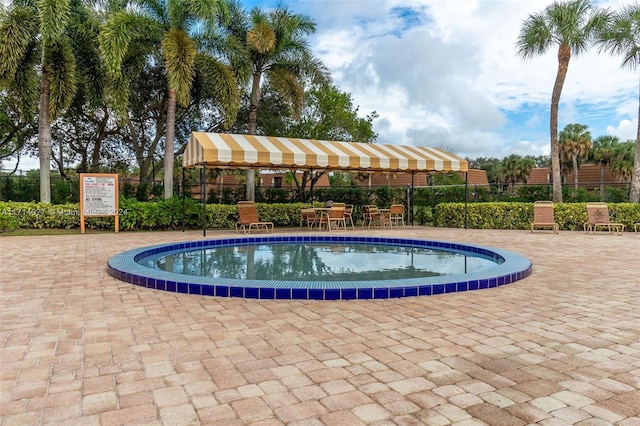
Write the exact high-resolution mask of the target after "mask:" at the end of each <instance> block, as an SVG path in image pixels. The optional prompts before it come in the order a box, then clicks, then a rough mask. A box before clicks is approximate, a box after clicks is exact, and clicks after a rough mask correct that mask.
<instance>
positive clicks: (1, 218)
mask: <svg viewBox="0 0 640 426" xmlns="http://www.w3.org/2000/svg"><path fill="white" fill-rule="evenodd" d="M321 204H322V203H316V205H321ZM304 205H308V204H303V203H290V204H267V203H257V207H258V214H259V215H260V218H261V219H262V220H263V221H269V222H273V223H274V225H275V226H277V227H286V226H298V225H299V224H300V208H301V207H302V206H304ZM119 207H120V213H121V214H120V229H121V230H122V231H141V230H170V229H181V228H182V199H181V198H178V197H176V198H171V199H168V200H164V199H160V200H157V201H149V202H140V201H136V200H135V199H121V200H120V206H119ZM464 209H465V205H464V203H441V204H438V205H437V206H435V207H434V208H433V209H430V208H427V209H418V210H417V213H418V214H416V217H415V219H416V223H420V224H424V223H432V224H433V225H434V226H439V227H451V228H463V227H464V226H465V220H464V218H465V215H464ZM468 209H469V210H468V211H469V218H468V223H467V227H468V228H477V229H529V228H530V224H531V221H532V219H533V204H532V203H521V202H494V203H470V204H469V205H468ZM206 211H207V218H206V221H207V228H209V229H233V228H234V226H235V223H236V221H237V220H238V210H237V208H236V206H235V205H227V204H209V205H207V207H206ZM358 211H359V210H358V208H356V213H355V215H354V219H355V220H358V218H359V217H360V216H359V213H358ZM609 211H610V215H611V220H612V221H615V222H620V223H623V224H625V225H626V229H627V230H633V224H634V223H637V222H640V204H632V203H618V204H613V203H610V204H609ZM555 218H556V222H557V223H558V225H560V229H564V230H582V225H583V223H584V222H585V221H586V219H587V209H586V204H585V203H565V204H556V205H555ZM86 226H87V228H89V229H113V217H89V218H87V219H86ZM184 226H185V228H186V229H198V228H201V227H202V204H200V202H198V201H197V200H193V199H186V200H185V220H184ZM16 227H18V228H27V229H43V228H50V229H71V228H78V227H80V216H79V205H78V204H77V203H76V204H61V205H51V204H39V203H19V202H0V230H12V229H15V228H16Z"/></svg>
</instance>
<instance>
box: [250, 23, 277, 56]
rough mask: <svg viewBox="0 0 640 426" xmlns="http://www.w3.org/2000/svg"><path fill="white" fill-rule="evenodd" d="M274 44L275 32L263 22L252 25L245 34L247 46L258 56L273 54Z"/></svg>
mask: <svg viewBox="0 0 640 426" xmlns="http://www.w3.org/2000/svg"><path fill="white" fill-rule="evenodd" d="M276 42H277V38H276V33H275V31H274V30H273V29H272V28H271V26H270V25H269V23H267V22H265V21H260V22H258V23H256V24H254V25H253V26H252V27H251V29H250V30H249V31H248V32H247V45H248V46H249V47H250V48H251V50H254V51H256V52H258V53H259V54H266V53H268V52H273V51H274V49H275V47H276Z"/></svg>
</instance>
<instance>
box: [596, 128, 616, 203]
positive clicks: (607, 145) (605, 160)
mask: <svg viewBox="0 0 640 426" xmlns="http://www.w3.org/2000/svg"><path fill="white" fill-rule="evenodd" d="M619 142H620V140H619V139H618V137H617V136H610V135H603V136H598V137H597V138H596V139H595V140H594V141H593V151H592V153H591V154H592V157H593V159H594V160H595V161H596V162H598V163H599V164H600V200H602V201H604V173H605V170H606V168H607V165H609V164H610V163H611V160H612V158H613V154H614V152H615V149H616V146H617V145H618V143H619Z"/></svg>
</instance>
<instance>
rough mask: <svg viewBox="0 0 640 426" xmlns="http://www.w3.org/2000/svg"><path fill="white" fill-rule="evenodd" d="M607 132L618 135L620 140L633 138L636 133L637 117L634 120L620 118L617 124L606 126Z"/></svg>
mask: <svg viewBox="0 0 640 426" xmlns="http://www.w3.org/2000/svg"><path fill="white" fill-rule="evenodd" d="M607 134H608V135H614V136H618V137H619V138H620V140H621V141H626V140H629V139H631V140H635V139H636V135H637V134H638V118H637V117H636V118H635V119H634V120H621V121H620V123H618V125H617V126H608V127H607Z"/></svg>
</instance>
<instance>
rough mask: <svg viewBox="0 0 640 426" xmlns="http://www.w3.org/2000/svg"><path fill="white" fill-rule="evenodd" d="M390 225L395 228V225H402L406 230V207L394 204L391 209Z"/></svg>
mask: <svg viewBox="0 0 640 426" xmlns="http://www.w3.org/2000/svg"><path fill="white" fill-rule="evenodd" d="M388 219H389V225H390V226H393V224H394V223H395V225H396V226H398V225H400V224H402V227H403V228H404V205H402V204H393V205H391V208H390V209H389V217H388Z"/></svg>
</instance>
